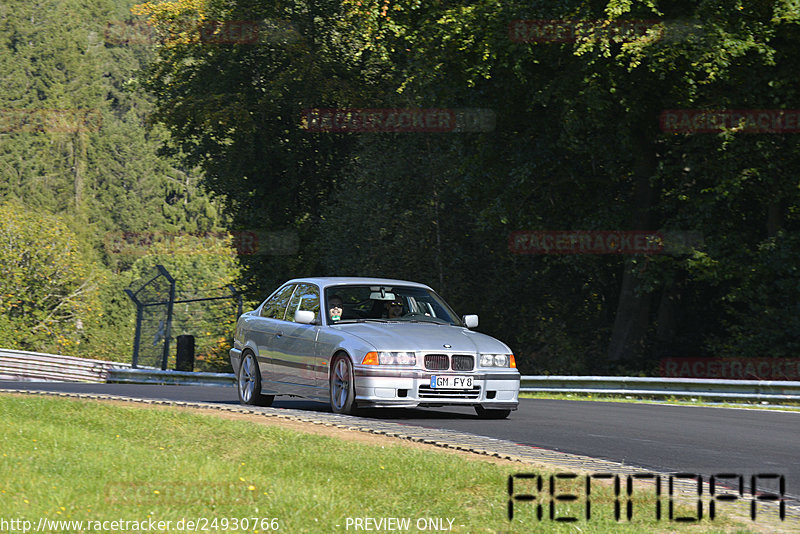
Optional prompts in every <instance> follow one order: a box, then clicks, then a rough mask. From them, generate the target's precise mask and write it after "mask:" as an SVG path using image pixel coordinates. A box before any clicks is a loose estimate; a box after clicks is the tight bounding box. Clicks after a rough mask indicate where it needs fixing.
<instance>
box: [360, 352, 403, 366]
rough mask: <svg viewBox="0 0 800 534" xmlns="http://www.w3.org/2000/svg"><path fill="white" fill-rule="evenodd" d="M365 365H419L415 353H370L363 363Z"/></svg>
mask: <svg viewBox="0 0 800 534" xmlns="http://www.w3.org/2000/svg"><path fill="white" fill-rule="evenodd" d="M361 363H362V364H364V365H417V355H416V354H414V353H413V352H368V353H367V354H366V355H365V356H364V359H363V360H362V361H361Z"/></svg>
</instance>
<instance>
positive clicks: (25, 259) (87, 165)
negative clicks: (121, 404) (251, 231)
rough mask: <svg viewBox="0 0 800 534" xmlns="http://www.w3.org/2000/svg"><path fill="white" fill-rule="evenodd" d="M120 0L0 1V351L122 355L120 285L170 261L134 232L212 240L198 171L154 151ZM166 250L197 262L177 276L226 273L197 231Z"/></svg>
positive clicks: (129, 323) (144, 51) (139, 57)
mask: <svg viewBox="0 0 800 534" xmlns="http://www.w3.org/2000/svg"><path fill="white" fill-rule="evenodd" d="M131 5H132V3H130V2H127V1H122V2H120V1H115V0H101V1H99V2H92V3H90V4H86V3H82V2H77V1H43V2H36V3H34V4H31V3H28V2H19V1H12V2H5V3H3V5H2V6H0V49H2V53H0V71H1V72H2V73H3V80H4V82H3V86H2V89H0V209H1V210H2V212H3V214H4V215H3V217H2V219H3V221H2V223H1V224H2V234H3V240H4V245H3V247H4V249H3V250H4V252H3V258H2V262H1V263H0V269H2V271H3V273H4V280H3V291H2V292H3V294H4V298H3V301H2V302H3V303H2V305H0V308H2V309H1V310H0V346H3V347H6V348H21V349H28V350H40V351H45V352H60V353H64V354H73V355H83V356H87V357H94V358H101V359H114V360H129V359H130V356H131V344H132V341H133V325H134V313H135V308H134V306H133V305H132V303H131V302H130V300H129V299H128V298H127V297H126V296H125V294H124V293H123V289H124V288H125V287H127V286H128V285H129V284H131V283H135V282H136V280H137V277H138V275H139V274H140V273H139V271H140V267H139V266H138V265H137V264H139V265H141V264H152V263H153V261H155V260H154V258H160V261H161V262H162V263H165V264H167V265H170V263H169V262H168V261H167V260H168V259H167V258H164V257H163V255H164V251H161V254H162V256H155V255H154V253H155V252H157V251H155V250H151V249H148V248H147V247H144V246H141V244H142V242H143V241H144V240H145V239H144V238H146V237H147V236H150V235H157V236H158V235H160V236H167V237H168V238H169V239H168V241H174V239H172V237H174V236H178V235H185V234H200V233H203V232H209V231H212V232H215V233H213V234H212V235H213V236H217V235H221V234H217V233H216V232H218V231H220V230H222V229H223V226H222V223H223V220H222V218H221V216H220V215H219V212H218V207H217V206H218V201H216V200H214V199H213V197H212V196H211V195H209V194H208V193H206V192H205V190H204V189H203V188H202V187H201V185H200V183H199V181H200V172H199V171H198V170H196V169H192V168H190V167H186V166H185V164H184V163H182V162H180V161H179V159H177V158H173V157H167V156H162V155H159V150H160V149H161V148H162V147H164V146H166V145H168V135H167V133H166V131H164V129H163V128H160V127H157V126H156V127H153V126H152V125H149V124H148V123H147V120H148V116H149V114H150V110H151V107H152V105H151V104H150V100H151V99H150V98H149V97H148V96H147V95H146V94H145V93H144V92H142V91H140V90H138V89H137V88H136V82H135V77H136V75H137V73H138V72H139V71H140V69H141V67H142V65H143V64H144V63H145V62H146V61H148V59H149V58H150V57H151V56H152V48H153V44H154V43H152V42H147V40H144V39H142V37H143V36H144V35H143V34H142V32H138V33H137V32H136V31H133V30H136V29H137V26H135V25H132V24H129V25H126V21H133V17H132V15H131V13H130V8H131ZM115 28H116V29H119V28H122V29H123V30H127V33H123V34H122V37H119V36H117V35H116V34H114V33H113V31H111V30H114V29H115ZM130 37H139V39H133V40H130V39H129V38H130ZM126 233H127V234H126ZM124 235H129V236H131V235H132V236H136V238H135V239H132V241H133V242H134V245H136V246H137V247H138V248H134V250H133V251H132V252H133V254H129V253H127V254H126V253H125V252H126V251H124V250H123V251H120V250H119V247H118V246H117V245H118V242H119V241H120V239H121V237H120V236H124ZM143 236H144V238H143ZM212 241H213V242H214V243H219V246H222V245H223V244H224V243H223V241H224V240H222V239H221V238H217V239H213V240H212ZM173 245H175V247H176V248H177V251H173V253H172V254H171V255H170V256H171V258H173V259H175V260H176V261H173V262H172V263H176V262H177V263H179V262H181V261H182V258H181V256H182V255H183V256H186V257H187V258H188V257H191V258H194V259H186V260H185V261H193V262H194V263H195V264H197V265H198V272H194V271H190V272H184V271H181V272H180V274H181V275H182V278H181V280H180V282H183V284H186V282H187V281H194V280H196V278H198V277H201V273H200V272H199V270H202V269H205V270H208V269H212V268H213V269H214V270H215V273H214V277H213V278H215V279H223V280H224V284H228V283H232V282H234V281H235V273H236V269H235V266H234V267H232V268H231V269H228V268H227V266H226V268H224V269H223V268H220V266H219V265H218V264H219V260H218V259H215V258H214V254H210V253H209V252H208V251H207V250H206V246H207V245H208V240H206V241H205V242H204V243H198V244H197V246H198V247H199V248H200V249H201V251H202V252H203V254H201V255H197V254H193V253H192V252H195V251H187V250H186V248H187V246H186V245H185V244H183V245H180V246H179V245H176V244H174V243H173ZM214 246H215V247H217V255H218V254H220V251H219V250H218V248H219V247H218V246H217V245H214ZM181 247H182V248H181ZM212 248H213V247H212ZM120 252H122V253H120ZM226 253H227V256H228V257H229V258H230V256H231V250H230V249H229V248H228V249H227V251H226ZM200 264H203V267H202V269H201V268H200V266H199V265H200ZM206 278H208V277H205V278H204V279H206ZM224 284H222V285H224ZM187 289H189V288H188V287H187ZM231 319H232V318H231ZM204 326H205V325H204ZM224 332H225V330H223V329H221V330H219V331H218V332H216V335H217V337H219V336H222V335H223V334H224ZM219 352H220V353H222V352H223V350H220V351H219Z"/></svg>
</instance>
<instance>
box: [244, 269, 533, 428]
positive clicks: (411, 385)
mask: <svg viewBox="0 0 800 534" xmlns="http://www.w3.org/2000/svg"><path fill="white" fill-rule="evenodd" d="M477 326H478V316H477V315H465V316H463V317H460V318H459V317H458V315H456V313H455V312H454V311H453V309H452V308H450V306H448V305H447V303H446V302H445V301H444V300H442V298H441V297H440V296H439V295H437V294H436V292H435V291H433V290H432V289H431V288H430V287H428V286H426V285H424V284H418V283H415V282H406V281H403V280H389V279H383V278H344V277H329V278H301V279H296V280H290V281H288V282H286V283H285V284H284V285H282V286H281V287H280V288H278V289H277V290H276V291H275V292H274V293H272V294H271V295H270V296H269V298H267V299H266V300H265V301H264V302H263V303H262V304H261V305H260V306H259V307H258V308H256V309H255V310H253V311H250V312H246V313H244V314H242V315H241V317H239V320H238V323H237V325H236V333H235V335H234V343H233V348H232V349H231V351H230V357H231V364H232V365H233V370H234V372H235V373H236V381H237V384H236V385H237V390H238V392H239V400H240V401H241V402H242V404H251V405H258V406H269V405H270V404H272V401H273V399H274V398H275V396H276V395H292V396H298V397H304V398H308V399H312V400H317V401H323V402H329V403H330V405H331V407H332V409H333V411H334V412H337V413H345V414H349V413H353V412H354V411H355V410H356V408H373V407H411V408H413V407H417V406H445V405H459V406H474V408H475V411H476V412H477V414H478V416H479V417H482V418H505V417H508V415H509V414H510V413H511V410H516V409H517V405H518V403H519V401H518V394H519V383H520V382H519V372H518V371H517V369H516V363H515V361H514V355H513V354H512V353H511V350H510V349H509V348H508V346H507V345H505V344H504V343H502V342H500V341H498V340H497V339H495V338H493V337H490V336H487V335H485V334H481V333H478V332H475V331H473V330H471V329H472V328H475V327H477Z"/></svg>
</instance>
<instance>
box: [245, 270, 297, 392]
mask: <svg viewBox="0 0 800 534" xmlns="http://www.w3.org/2000/svg"><path fill="white" fill-rule="evenodd" d="M294 289H295V284H287V285H286V286H284V287H282V288H280V289H279V290H278V291H276V292H275V293H274V294H273V295H272V296H271V297H270V298H268V299H267V300H266V301H265V302H264V304H263V305H262V306H261V308H260V310H259V316H258V317H256V318H255V319H254V321H253V322H252V325H251V326H250V335H251V336H252V338H253V341H254V342H255V344H256V347H258V358H257V359H258V368H259V370H260V371H261V381H262V388H263V389H264V390H266V391H265V392H276V390H275V384H274V382H275V370H274V365H273V359H274V356H275V344H276V341H279V336H280V334H281V333H282V331H281V325H282V324H283V316H284V314H285V313H286V307H287V305H288V304H289V300H290V299H291V297H292V293H293V292H294Z"/></svg>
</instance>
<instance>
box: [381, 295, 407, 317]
mask: <svg viewBox="0 0 800 534" xmlns="http://www.w3.org/2000/svg"><path fill="white" fill-rule="evenodd" d="M385 315H386V317H387V318H389V319H398V318H400V317H402V316H403V300H402V299H401V298H400V297H396V298H395V299H394V300H392V301H387V302H386V314H385Z"/></svg>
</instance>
